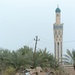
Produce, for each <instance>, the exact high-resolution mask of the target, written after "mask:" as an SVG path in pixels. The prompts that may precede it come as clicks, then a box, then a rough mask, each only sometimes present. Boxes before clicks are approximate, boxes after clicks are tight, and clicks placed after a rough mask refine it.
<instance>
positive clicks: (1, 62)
mask: <svg viewBox="0 0 75 75" xmlns="http://www.w3.org/2000/svg"><path fill="white" fill-rule="evenodd" d="M10 66H11V67H12V68H14V69H15V70H16V71H17V70H19V69H26V68H31V67H32V68H36V67H37V66H40V67H42V68H52V69H55V70H56V69H57V68H58V67H59V64H58V63H57V61H56V60H55V58H54V57H53V55H52V54H51V53H49V52H47V51H46V50H41V49H40V50H38V51H36V53H34V50H33V49H32V48H29V47H27V46H24V47H22V48H20V49H18V50H16V51H10V50H7V49H5V50H4V49H0V72H2V71H5V73H7V72H9V71H10V70H13V69H12V68H9V67H10ZM7 75H8V74H7Z"/></svg>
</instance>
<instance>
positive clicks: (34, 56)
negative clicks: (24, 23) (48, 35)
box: [33, 36, 40, 68]
mask: <svg viewBox="0 0 75 75" xmlns="http://www.w3.org/2000/svg"><path fill="white" fill-rule="evenodd" d="M39 40H40V39H38V36H35V38H34V41H35V48H34V53H33V68H35V67H36V48H37V42H38V41H39Z"/></svg>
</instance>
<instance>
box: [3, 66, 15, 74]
mask: <svg viewBox="0 0 75 75" xmlns="http://www.w3.org/2000/svg"><path fill="white" fill-rule="evenodd" d="M4 75H15V69H14V68H13V67H9V68H7V69H6V70H5V73H4Z"/></svg>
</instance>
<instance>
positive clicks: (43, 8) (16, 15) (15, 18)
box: [0, 0, 75, 53]
mask: <svg viewBox="0 0 75 75" xmlns="http://www.w3.org/2000/svg"><path fill="white" fill-rule="evenodd" d="M57 4H58V5H59V8H60V9H61V23H64V30H63V42H64V43H63V52H64V53H65V52H66V49H70V50H72V49H75V0H0V47H1V48H4V49H9V50H17V49H19V48H21V47H23V46H24V45H28V46H29V47H32V48H34V43H35V42H34V38H35V36H36V35H38V37H39V39H40V41H38V46H37V50H38V49H39V48H41V49H44V48H45V47H46V48H47V50H48V51H50V52H54V47H53V45H54V38H53V24H54V23H55V9H56V8H57Z"/></svg>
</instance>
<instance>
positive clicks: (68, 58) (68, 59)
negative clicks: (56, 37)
mask: <svg viewBox="0 0 75 75" xmlns="http://www.w3.org/2000/svg"><path fill="white" fill-rule="evenodd" d="M64 56H65V58H64V61H65V63H67V64H71V65H73V67H74V70H75V50H72V52H70V50H67V54H66V55H64Z"/></svg>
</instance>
